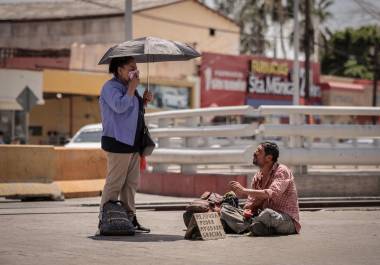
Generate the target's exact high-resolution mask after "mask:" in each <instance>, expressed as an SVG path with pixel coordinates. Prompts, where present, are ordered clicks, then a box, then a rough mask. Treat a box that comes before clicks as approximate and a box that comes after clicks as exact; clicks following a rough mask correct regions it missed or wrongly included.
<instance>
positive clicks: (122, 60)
mask: <svg viewBox="0 0 380 265" xmlns="http://www.w3.org/2000/svg"><path fill="white" fill-rule="evenodd" d="M132 60H133V57H132V56H126V57H117V58H112V60H111V62H110V65H109V67H108V72H109V73H110V74H113V75H114V76H116V77H118V76H117V75H118V73H117V68H119V67H123V66H124V65H126V64H129V63H130V62H131V61H132Z"/></svg>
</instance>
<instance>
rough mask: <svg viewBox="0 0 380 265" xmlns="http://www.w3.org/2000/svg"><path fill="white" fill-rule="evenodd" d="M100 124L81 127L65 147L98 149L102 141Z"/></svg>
mask: <svg viewBox="0 0 380 265" xmlns="http://www.w3.org/2000/svg"><path fill="white" fill-rule="evenodd" d="M102 130H103V128H102V124H101V123H96V124H90V125H86V126H83V127H82V128H80V129H79V131H78V132H77V133H76V134H75V135H74V137H73V138H72V139H71V140H70V142H68V143H67V144H66V145H65V147H70V148H71V147H76V148H100V147H101V143H100V141H101V139H102Z"/></svg>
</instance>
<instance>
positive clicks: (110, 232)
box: [99, 201, 135, 236]
mask: <svg viewBox="0 0 380 265" xmlns="http://www.w3.org/2000/svg"><path fill="white" fill-rule="evenodd" d="M99 231H100V235H104V236H120V235H125V236H132V235H134V234H135V228H134V226H133V224H132V222H131V221H130V220H129V218H128V214H127V212H126V210H125V209H124V207H123V203H122V202H121V201H108V202H106V203H105V204H104V205H103V212H102V218H101V221H100V225H99Z"/></svg>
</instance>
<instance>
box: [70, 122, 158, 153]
mask: <svg viewBox="0 0 380 265" xmlns="http://www.w3.org/2000/svg"><path fill="white" fill-rule="evenodd" d="M148 128H149V130H150V129H152V128H157V125H156V124H149V125H148ZM102 131H103V127H102V124H101V123H95V124H89V125H86V126H83V127H82V128H80V129H79V131H78V132H77V133H76V134H75V135H74V137H73V138H72V139H71V140H70V141H69V142H68V143H67V144H66V145H65V147H70V148H72V147H75V148H101V140H102Z"/></svg>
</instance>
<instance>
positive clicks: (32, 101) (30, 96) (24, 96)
mask: <svg viewBox="0 0 380 265" xmlns="http://www.w3.org/2000/svg"><path fill="white" fill-rule="evenodd" d="M16 100H17V102H18V103H19V104H20V105H21V107H22V108H23V109H24V110H25V111H26V112H29V111H30V110H31V109H32V108H33V107H34V106H35V105H36V104H37V101H38V97H37V96H36V95H35V94H34V92H33V90H31V89H30V88H29V87H28V86H26V87H25V88H24V89H23V90H22V91H21V93H20V94H19V95H18V97H17V98H16Z"/></svg>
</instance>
